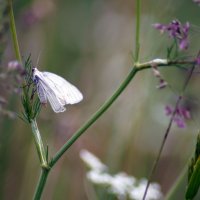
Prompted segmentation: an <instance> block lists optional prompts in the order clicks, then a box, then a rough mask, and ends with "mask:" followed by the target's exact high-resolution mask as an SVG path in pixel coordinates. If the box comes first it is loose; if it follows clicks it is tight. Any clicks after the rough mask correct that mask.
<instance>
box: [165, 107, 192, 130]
mask: <svg viewBox="0 0 200 200" xmlns="http://www.w3.org/2000/svg"><path fill="white" fill-rule="evenodd" d="M173 113H174V108H173V107H172V106H169V105H167V106H165V114H166V115H167V116H172V115H173ZM188 119H191V115H190V111H189V109H187V108H184V107H178V108H177V109H176V113H175V116H174V119H173V121H174V122H175V123H176V125H177V126H178V127H179V128H185V127H186V122H185V121H186V120H188Z"/></svg>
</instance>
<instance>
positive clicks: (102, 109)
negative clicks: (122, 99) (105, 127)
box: [49, 67, 138, 167]
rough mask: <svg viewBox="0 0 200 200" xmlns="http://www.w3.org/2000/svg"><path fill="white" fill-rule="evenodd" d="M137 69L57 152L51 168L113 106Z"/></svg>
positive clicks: (132, 71)
mask: <svg viewBox="0 0 200 200" xmlns="http://www.w3.org/2000/svg"><path fill="white" fill-rule="evenodd" d="M137 71H138V70H137V69H136V68H135V67H133V69H132V70H131V72H130V73H129V74H128V76H127V78H126V79H125V80H124V81H123V82H122V84H121V85H120V86H119V88H118V89H117V90H116V91H115V92H114V94H113V95H112V96H111V97H110V98H109V99H108V100H107V101H106V102H105V103H104V104H103V105H102V106H101V107H100V108H99V110H97V112H95V113H94V114H93V115H92V116H91V118H90V119H89V120H88V121H87V122H86V123H85V124H84V125H83V126H82V127H81V128H80V129H79V130H78V131H77V132H75V133H74V134H73V136H72V137H71V138H70V139H69V140H68V141H67V142H66V143H65V144H64V145H63V147H62V148H61V149H60V150H59V151H58V152H57V154H56V155H55V156H54V157H53V159H52V160H51V162H50V163H49V166H50V167H53V165H55V163H56V162H57V161H58V159H59V158H60V157H61V156H62V155H63V154H64V153H65V151H67V149H68V148H69V147H70V146H71V145H72V144H73V143H74V142H75V141H76V140H77V139H78V138H79V137H80V136H81V135H82V134H83V133H84V132H85V131H86V130H87V129H88V128H89V127H90V126H91V125H92V124H93V123H94V122H95V121H96V120H97V119H98V118H99V117H100V116H101V115H102V114H103V113H104V112H105V111H106V110H107V109H108V108H109V107H110V106H111V105H112V104H113V102H114V101H115V100H116V99H117V97H118V96H119V95H120V94H121V93H122V92H123V91H124V89H125V88H126V87H127V85H128V84H129V83H130V81H131V80H132V79H133V77H134V76H135V74H136V73H137Z"/></svg>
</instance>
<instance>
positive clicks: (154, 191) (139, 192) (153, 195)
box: [129, 179, 163, 200]
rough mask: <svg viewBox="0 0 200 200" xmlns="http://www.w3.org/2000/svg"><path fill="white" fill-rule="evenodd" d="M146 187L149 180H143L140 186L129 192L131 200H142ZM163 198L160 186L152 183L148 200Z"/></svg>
mask: <svg viewBox="0 0 200 200" xmlns="http://www.w3.org/2000/svg"><path fill="white" fill-rule="evenodd" d="M146 186H147V180H146V179H142V180H141V181H140V182H139V184H138V186H137V187H135V188H133V189H132V191H130V192H129V195H130V198H131V199H134V200H141V199H142V197H143V195H144V192H145V188H146ZM162 198H163V196H162V193H161V191H160V185H158V184H157V183H151V184H150V185H149V189H148V191H147V195H146V200H161V199H162Z"/></svg>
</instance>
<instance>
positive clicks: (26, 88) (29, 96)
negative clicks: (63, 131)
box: [19, 56, 41, 123]
mask: <svg viewBox="0 0 200 200" xmlns="http://www.w3.org/2000/svg"><path fill="white" fill-rule="evenodd" d="M24 68H25V71H26V75H25V83H24V85H23V86H22V87H23V94H22V97H21V102H22V105H23V109H24V111H23V112H22V114H21V115H19V117H20V118H21V119H22V120H23V121H25V122H27V123H31V120H32V119H35V118H36V117H37V115H38V114H39V112H40V109H41V104H40V100H39V98H38V97H37V96H36V95H35V86H34V84H33V82H32V79H31V73H32V72H31V70H32V66H31V60H30V56H29V57H28V59H27V60H26V61H25V64H24Z"/></svg>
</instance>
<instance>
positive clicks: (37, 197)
mask: <svg viewBox="0 0 200 200" xmlns="http://www.w3.org/2000/svg"><path fill="white" fill-rule="evenodd" d="M48 174H49V170H48V169H42V171H41V174H40V179H39V182H38V185H37V187H36V190H35V195H34V198H33V200H40V199H41V196H42V192H43V190H44V186H45V184H46V181H47V177H48Z"/></svg>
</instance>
